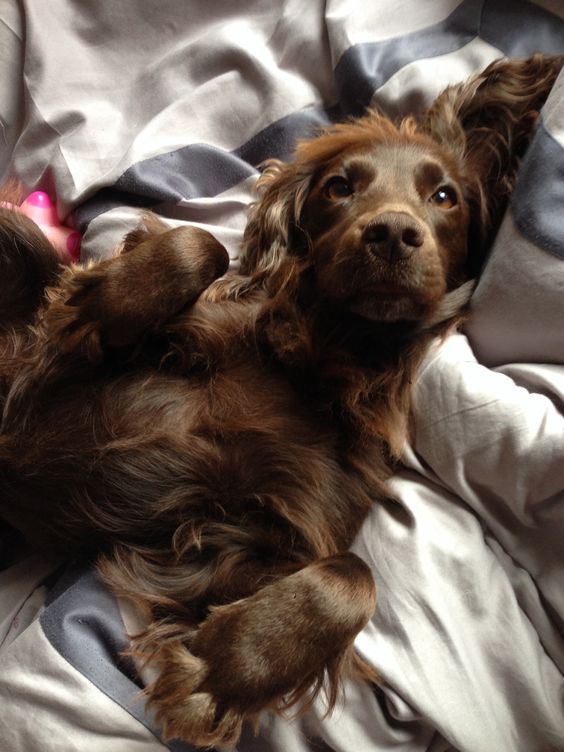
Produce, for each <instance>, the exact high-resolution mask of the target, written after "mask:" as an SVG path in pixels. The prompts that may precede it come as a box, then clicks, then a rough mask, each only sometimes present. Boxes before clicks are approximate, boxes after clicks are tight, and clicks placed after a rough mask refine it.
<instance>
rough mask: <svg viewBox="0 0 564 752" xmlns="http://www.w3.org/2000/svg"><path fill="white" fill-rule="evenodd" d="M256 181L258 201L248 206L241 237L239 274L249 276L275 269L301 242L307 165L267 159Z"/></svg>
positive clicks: (308, 179)
mask: <svg viewBox="0 0 564 752" xmlns="http://www.w3.org/2000/svg"><path fill="white" fill-rule="evenodd" d="M262 168H263V172H262V175H261V176H260V178H259V180H258V182H257V191H258V192H259V199H258V201H257V202H256V203H254V204H253V205H252V206H251V209H250V213H249V219H248V223H247V227H246V229H245V234H244V236H243V247H242V251H241V271H242V273H244V274H252V273H254V272H256V271H270V270H272V269H274V268H277V267H278V265H279V264H280V262H281V261H282V259H283V258H285V257H286V256H287V254H289V253H290V254H292V253H296V252H299V249H301V248H302V247H303V244H304V242H305V240H304V237H303V234H302V233H301V231H300V229H299V218H300V214H301V211H302V208H303V205H304V202H305V200H306V197H307V194H308V190H309V186H310V183H311V170H310V169H309V166H306V165H305V164H303V163H301V162H299V161H295V162H291V163H289V164H285V163H284V162H281V161H280V160H277V159H271V160H269V161H267V162H265V163H264V164H263V166H262Z"/></svg>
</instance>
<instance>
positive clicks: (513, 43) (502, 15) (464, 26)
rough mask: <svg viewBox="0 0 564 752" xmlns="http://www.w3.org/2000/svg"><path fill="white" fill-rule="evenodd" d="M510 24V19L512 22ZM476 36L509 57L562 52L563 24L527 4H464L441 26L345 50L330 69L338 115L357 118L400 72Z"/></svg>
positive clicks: (488, 0)
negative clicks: (343, 114)
mask: <svg viewBox="0 0 564 752" xmlns="http://www.w3.org/2000/svg"><path fill="white" fill-rule="evenodd" d="M513 19H515V20H513ZM477 36H478V37H480V38H481V39H483V40H484V41H485V42H488V43H489V44H491V45H492V46H494V47H497V48H498V49H499V50H500V52H501V53H503V54H504V55H506V56H508V57H522V56H527V55H530V54H531V53H533V52H537V51H539V52H545V53H559V52H562V51H563V50H564V21H562V19H560V18H557V17H556V16H554V15H552V14H551V13H548V12H547V11H546V10H544V9H543V8H540V7H539V6H537V5H532V4H531V3H529V2H526V0H513V2H512V3H511V6H509V5H508V3H507V2H506V1H505V0H485V1H484V2H476V0H465V1H464V2H462V3H461V4H460V5H459V6H458V7H457V8H456V9H455V10H454V11H453V12H452V13H451V14H450V15H449V16H448V17H447V18H446V19H445V20H444V21H441V22H440V23H437V24H434V25H433V26H429V27H427V28H425V29H421V30H420V31H416V32H413V33H412V34H407V35H405V36H402V37H399V38H394V39H389V40H386V41H384V42H367V43H365V44H358V45H355V46H354V47H351V49H349V50H347V51H346V52H345V53H344V54H343V56H342V57H341V59H340V60H339V63H338V64H337V67H336V69H335V79H336V83H337V91H338V93H339V97H340V100H341V105H342V107H343V111H345V112H346V113H347V114H352V115H361V114H362V113H363V112H364V110H365V108H366V107H367V105H368V104H369V102H370V100H371V98H372V96H373V94H374V92H375V91H376V90H377V89H379V88H380V87H381V86H383V85H384V83H385V82H386V81H387V80H388V79H390V78H391V77H392V76H393V75H394V74H395V73H397V72H398V71H399V70H401V68H403V67H405V66H406V65H408V64H410V63H412V62H414V61H415V60H420V59H422V58H430V57H438V56H439V55H446V54H448V53H449V52H454V51H456V50H458V49H460V48H461V47H463V46H464V45H466V44H468V43H469V42H470V41H472V39H474V38H475V37H477Z"/></svg>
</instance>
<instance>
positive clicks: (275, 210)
mask: <svg viewBox="0 0 564 752" xmlns="http://www.w3.org/2000/svg"><path fill="white" fill-rule="evenodd" d="M262 185H263V186H264V185H266V191H265V193H264V195H263V197H262V201H261V202H259V204H258V205H257V206H256V208H255V210H254V213H253V216H252V218H251V223H250V225H249V231H248V233H247V238H249V236H250V234H251V233H256V232H257V231H258V234H259V235H260V236H261V237H260V240H259V242H258V243H257V244H256V246H255V249H256V251H257V252H258V253H259V255H261V254H264V249H268V253H267V254H266V257H267V258H269V261H270V263H276V261H277V260H278V259H279V258H280V257H281V256H282V255H283V254H290V255H294V256H297V257H300V258H302V259H304V261H307V263H308V265H309V266H310V268H311V269H313V273H314V277H315V283H316V289H317V291H318V293H319V294H320V295H321V296H323V298H325V299H326V300H328V301H329V302H332V303H334V304H336V305H338V306H340V307H342V308H344V309H346V310H348V311H351V312H353V313H357V314H360V315H362V316H364V317H366V318H368V319H372V320H378V321H396V320H399V319H402V320H420V319H421V318H422V317H423V318H425V317H426V315H427V314H428V313H429V312H431V311H432V310H433V309H434V307H435V306H436V304H437V302H438V301H439V300H440V299H441V298H442V297H443V296H444V294H445V293H446V292H447V291H448V290H451V289H453V288H454V287H456V286H458V285H460V284H461V283H462V282H463V281H464V278H465V264H466V257H467V244H468V226H469V221H470V209H469V206H468V203H467V200H466V194H465V190H464V180H463V175H462V173H461V170H460V167H459V165H458V163H457V161H456V159H455V158H454V157H453V155H452V154H451V153H450V152H449V151H448V150H446V149H444V148H442V147H441V146H440V145H439V144H437V143H436V142H435V141H434V140H433V139H431V138H430V137H429V136H427V135H425V134H423V133H418V132H417V129H416V127H415V125H414V123H413V122H412V121H410V120H408V121H404V122H403V123H402V124H401V126H399V127H397V128H396V127H395V126H394V125H393V124H392V123H391V122H390V121H389V120H387V119H385V118H383V117H381V116H380V115H378V114H376V113H370V114H369V115H367V116H366V117H364V118H362V119H360V120H357V121H354V122H351V123H348V124H345V125H338V126H334V127H333V128H331V129H329V130H327V131H326V132H325V133H324V134H323V135H321V136H319V137H318V138H316V139H313V140H311V141H308V142H304V143H302V144H301V145H300V146H299V147H298V149H297V151H296V155H295V159H294V161H293V162H292V163H291V164H289V165H283V164H282V163H278V162H271V163H270V164H269V165H267V167H266V171H265V173H264V174H263V178H262ZM249 251H251V255H252V246H251V245H250V244H248V245H247V259H246V261H245V263H249ZM264 260H265V258H263V262H264ZM257 261H259V259H258V258H256V259H253V262H252V263H256V262H257Z"/></svg>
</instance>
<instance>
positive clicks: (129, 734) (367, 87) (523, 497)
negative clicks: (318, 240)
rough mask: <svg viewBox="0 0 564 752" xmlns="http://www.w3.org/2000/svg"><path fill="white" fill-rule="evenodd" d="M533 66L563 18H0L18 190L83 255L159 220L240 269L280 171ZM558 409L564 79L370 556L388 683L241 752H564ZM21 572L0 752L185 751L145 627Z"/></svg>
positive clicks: (452, 3)
mask: <svg viewBox="0 0 564 752" xmlns="http://www.w3.org/2000/svg"><path fill="white" fill-rule="evenodd" d="M536 50H540V51H545V52H559V53H563V52H564V6H563V5H562V3H561V2H559V0H542V2H541V0H539V1H538V2H535V3H533V2H527V1H526V0H512V2H510V3H509V2H502V1H501V0H499V1H495V0H485V1H483V2H480V1H478V0H462V2H461V1H460V0H435V1H434V2H421V0H394V2H391V1H390V0H378V2H366V1H364V2H362V1H361V0H324V1H322V0H307V2H306V1H305V0H280V1H278V2H276V1H275V0H246V2H244V3H243V2H234V1H233V0H220V1H218V2H214V3H212V2H208V3H203V2H197V1H196V0H159V2H153V1H152V0H145V2H143V1H142V0H120V1H119V2H117V1H115V0H50V2H42V1H41V0H17V1H16V0H1V2H0V175H2V176H3V179H4V180H5V179H6V178H8V177H9V176H13V175H15V176H17V177H19V178H20V179H21V180H22V181H23V182H24V184H25V185H26V187H27V188H29V190H34V189H43V190H46V191H48V192H50V193H55V194H56V196H57V199H58V210H59V215H60V216H61V217H62V218H67V219H68V220H69V221H73V222H75V223H76V225H77V226H78V227H79V228H80V229H81V231H82V232H83V233H84V239H83V247H82V252H83V258H84V259H95V258H101V257H104V256H107V255H109V254H111V253H112V251H113V249H114V248H115V246H116V245H117V243H118V242H119V240H120V239H121V237H122V236H123V234H124V233H125V232H126V231H127V230H129V229H131V228H132V227H134V226H135V225H136V223H137V221H138V218H139V212H140V210H141V209H143V208H147V207H148V208H151V209H154V210H156V211H158V212H159V213H161V214H162V215H163V216H164V217H166V218H167V221H169V222H170V224H171V225H175V224H180V223H187V222H188V223H191V224H195V225H198V226H202V227H205V228H207V229H209V230H210V231H211V232H213V233H214V234H215V235H216V236H217V237H218V238H219V239H220V240H221V241H222V242H223V243H225V245H226V246H227V247H228V249H229V251H230V253H231V255H232V257H233V259H234V263H236V256H237V249H238V244H239V242H240V239H241V233H242V229H243V227H244V223H245V209H246V206H247V205H248V203H249V202H250V201H251V200H252V188H253V184H254V181H255V179H256V175H257V165H258V164H259V163H260V162H261V161H262V160H263V159H265V158H267V157H272V156H277V157H282V158H285V157H288V156H289V154H290V153H291V149H292V146H293V144H294V143H295V140H296V138H299V137H303V136H306V135H311V134H313V133H314V132H315V129H316V128H317V127H319V125H322V124H326V123H329V122H332V121H334V120H336V119H340V118H342V117H345V116H348V115H351V114H359V113H361V112H362V111H363V109H364V108H365V107H366V106H368V105H373V106H378V107H380V108H381V109H382V110H384V111H385V112H386V113H388V114H390V115H394V116H395V115H400V114H406V113H408V112H410V111H414V110H415V111H416V110H419V109H420V108H422V107H423V106H424V105H425V104H427V103H428V102H430V101H431V99H432V98H433V97H434V96H435V95H436V94H437V93H439V91H440V90H441V89H442V88H444V86H446V85H447V84H449V83H453V82H457V81H459V80H462V79H464V78H466V77H467V76H469V75H470V74H471V73H473V72H474V71H476V70H479V69H481V68H483V67H485V65H487V64H488V63H489V62H490V61H491V60H493V59H495V58H498V57H500V56H502V55H507V56H523V55H527V54H530V53H532V52H534V51H536ZM563 405H564V75H563V76H561V77H560V79H559V80H558V82H557V84H556V86H555V89H554V90H553V92H552V94H551V96H550V99H549V100H548V102H547V104H546V106H545V108H544V110H543V113H542V123H541V126H540V127H539V129H538V132H537V134H536V137H535V140H534V142H533V144H532V146H531V148H530V150H529V152H528V154H527V156H526V158H525V161H524V163H523V167H522V170H521V174H520V178H519V183H518V186H517V189H516V192H515V194H514V198H513V201H512V204H511V207H510V209H509V211H508V212H507V215H506V218H505V220H504V223H503V225H502V228H501V230H500V232H499V235H498V238H497V240H496V243H495V247H494V249H493V251H492V254H491V256H490V259H489V262H488V264H487V266H486V269H485V271H484V274H483V276H482V279H481V281H480V284H479V286H478V288H477V290H476V292H475V294H474V297H473V300H472V315H471V319H470V321H469V323H468V325H467V327H466V330H465V331H464V332H461V333H458V334H456V335H454V336H452V337H450V338H449V339H448V340H447V341H446V342H444V343H443V344H441V345H439V344H438V343H437V345H436V347H434V348H433V349H432V351H431V352H430V353H429V355H428V357H427V359H426V361H425V363H424V365H423V367H422V369H421V373H420V374H419V378H418V382H417V385H416V399H415V411H414V417H413V431H412V441H411V444H410V446H409V447H408V448H407V450H406V453H405V456H404V469H402V470H401V472H399V473H398V475H397V477H396V478H394V480H393V481H392V487H393V491H394V493H395V494H396V496H397V497H398V499H399V500H400V504H401V510H402V511H401V513H398V512H397V511H396V510H394V509H391V508H388V507H387V506H385V505H379V506H375V507H374V509H373V512H372V514H371V516H370V517H369V519H368V520H367V521H366V524H365V525H364V527H363V529H362V531H361V533H360V535H359V537H358V540H357V541H356V543H355V550H356V551H357V552H358V553H359V554H360V555H361V556H363V557H364V558H365V560H366V561H367V562H368V563H369V564H370V565H371V567H372V569H373V571H374V577H375V580H376V582H377V585H378V592H379V601H378V607H377V611H376V613H375V616H374V618H373V620H372V622H371V623H370V624H369V625H368V627H367V628H366V629H365V630H364V631H363V633H362V634H361V635H360V636H359V638H358V640H357V646H358V649H359V651H360V652H361V653H362V654H363V655H364V656H365V657H366V658H367V660H369V661H370V662H371V663H372V664H373V665H374V666H375V667H376V669H377V670H378V673H379V675H380V676H381V678H382V683H381V685H380V686H379V687H378V688H377V689H372V688H369V687H367V686H356V685H349V686H347V687H346V692H345V698H344V701H343V703H342V704H341V705H340V706H339V707H338V708H337V710H336V711H335V712H334V713H333V715H332V716H330V717H329V718H324V717H323V715H324V709H323V705H322V703H320V704H319V706H316V707H315V708H314V710H313V711H312V712H311V713H309V714H308V716H306V717H305V718H303V719H301V720H299V721H288V720H282V719H276V718H273V717H271V716H266V715H265V717H264V719H263V723H262V727H261V732H260V735H259V737H258V738H254V737H253V735H252V734H251V733H250V732H249V733H248V734H247V736H246V737H245V738H244V739H243V740H242V742H241V743H240V745H239V746H238V752H388V751H389V750H402V752H404V751H405V752H447V750H458V751H459V752H562V751H563V750H564V642H563V637H562V634H563V625H564V576H563V575H564V417H563ZM10 536H11V534H10V533H7V532H5V531H3V529H2V528H0V559H1V558H2V552H3V551H7V549H8V547H9V546H10V545H11V540H10V539H9V538H10ZM4 558H5V559H6V560H7V557H4ZM11 561H12V564H11V566H9V567H7V568H5V569H4V571H2V572H0V752H36V751H37V752H39V750H41V752H71V751H75V750H76V751H77V752H79V751H80V752H84V751H85V750H88V752H116V750H117V751H118V752H156V751H157V750H161V749H163V748H166V747H167V746H168V747H169V748H170V749H172V750H176V752H182V751H184V752H186V750H188V749H189V747H188V745H185V744H181V743H176V742H173V743H169V744H168V745H165V744H164V743H163V742H162V740H161V738H160V736H159V730H158V728H157V727H156V725H155V724H154V722H153V718H152V716H151V713H150V711H146V710H145V708H144V707H143V702H142V699H141V698H140V697H139V694H138V692H139V688H138V686H137V685H136V684H135V676H134V672H133V670H132V667H131V666H128V665H127V664H126V663H124V662H123V661H121V660H120V658H119V652H120V650H121V649H122V648H123V647H124V645H125V636H124V635H125V627H124V621H125V623H126V624H127V625H128V627H129V628H134V624H135V620H136V618H137V617H136V615H135V614H132V613H130V612H129V610H128V607H127V605H126V604H120V603H116V601H115V600H114V599H113V598H112V597H111V596H110V595H109V594H108V593H107V591H105V589H104V588H103V586H102V585H101V583H100V582H99V581H98V579H97V578H96V576H95V575H94V574H93V573H92V572H90V571H88V570H81V569H76V568H72V567H71V568H70V569H68V568H67V569H66V570H64V572H63V570H62V569H61V567H60V562H55V561H48V560H46V559H45V558H43V557H41V556H39V555H37V554H35V553H33V552H21V553H20V555H19V556H16V557H15V558H14V557H12V558H11Z"/></svg>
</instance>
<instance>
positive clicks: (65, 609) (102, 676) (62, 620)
mask: <svg viewBox="0 0 564 752" xmlns="http://www.w3.org/2000/svg"><path fill="white" fill-rule="evenodd" d="M40 622H41V627H42V629H43V632H44V633H45V636H46V637H47V639H48V640H49V642H50V643H51V645H52V646H53V647H54V648H55V650H57V651H58V652H59V653H60V655H62V656H63V658H64V659H65V660H66V661H68V662H69V663H70V664H71V666H74V668H75V669H77V670H78V671H79V672H80V673H81V674H82V675H83V676H85V677H86V678H87V679H89V680H90V681H91V682H92V683H93V684H94V685H95V686H96V687H98V689H100V690H101V691H102V692H104V694H106V695H107V696H108V697H109V698H111V699H112V700H114V702H116V703H117V704H118V705H120V706H121V707H122V708H123V709H124V710H126V711H127V712H128V713H129V714H130V715H131V716H133V717H134V718H135V719H136V720H138V721H139V722H140V723H142V724H143V726H145V727H146V728H147V729H149V731H151V732H152V733H153V734H154V735H155V736H156V737H157V738H158V739H159V741H161V742H162V740H161V739H160V735H159V731H158V726H157V724H156V723H155V721H154V717H153V714H152V713H151V711H150V710H145V703H144V699H143V697H141V696H140V690H141V687H140V685H139V684H137V683H136V682H135V681H134V677H135V667H134V665H133V662H132V661H131V659H129V658H127V657H124V656H123V655H121V653H122V652H123V651H124V650H125V649H126V648H127V647H128V645H129V643H128V641H127V639H126V637H125V626H124V624H123V620H122V618H121V614H120V612H119V608H118V606H117V603H116V601H115V600H114V598H113V596H112V595H111V594H110V592H109V591H108V590H107V589H106V587H105V586H104V584H103V583H102V581H101V579H100V577H99V576H98V575H97V574H96V572H95V571H94V570H91V569H83V568H80V569H77V568H74V569H70V570H69V571H67V572H66V573H65V574H63V575H62V577H61V578H60V579H59V582H58V583H57V584H56V585H55V586H54V588H53V589H52V590H51V592H50V594H49V598H48V599H47V602H46V605H45V610H44V611H43V613H42V614H41V616H40ZM162 743H163V744H165V742H162ZM165 746H167V747H168V748H169V749H170V750H171V751H172V752H195V748H194V747H192V746H191V745H189V744H184V743H182V742H176V741H172V742H168V743H166V744H165Z"/></svg>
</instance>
